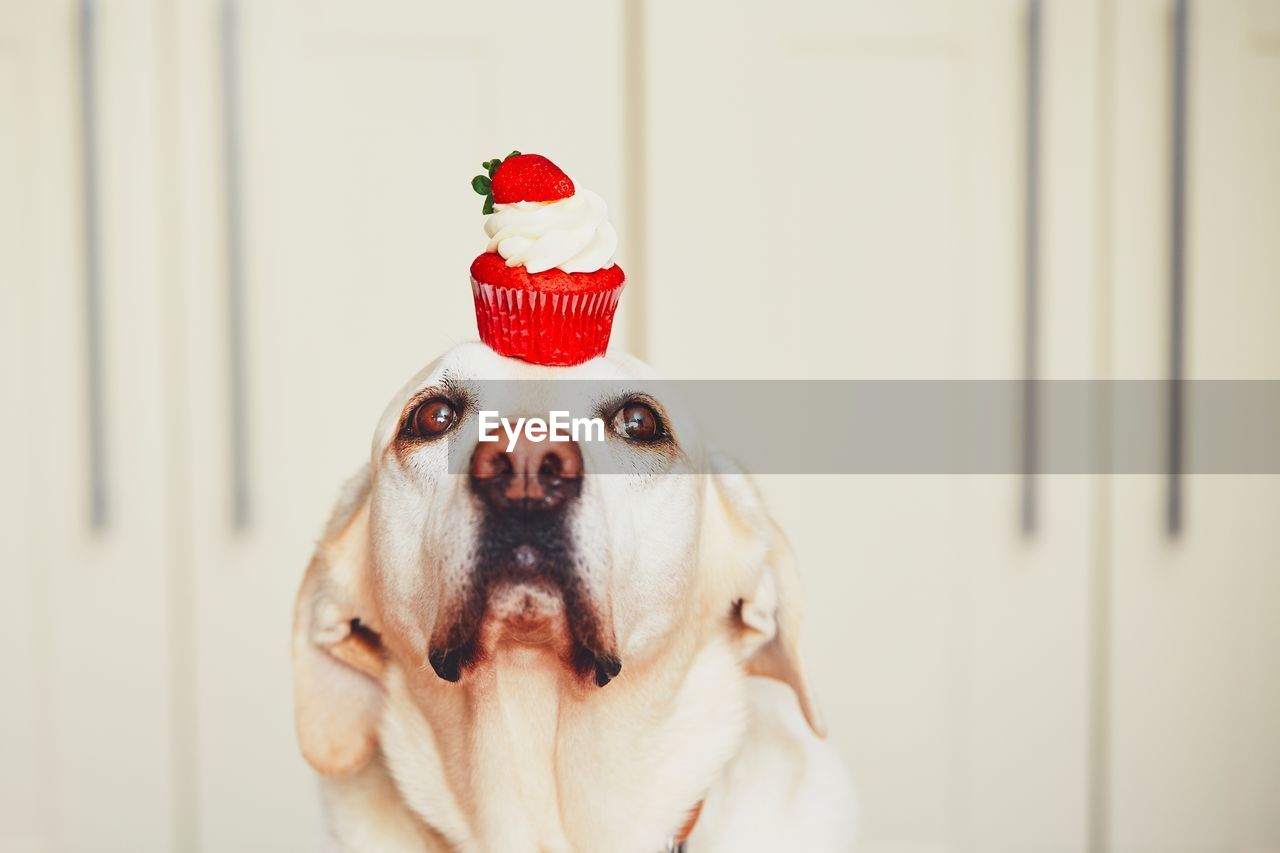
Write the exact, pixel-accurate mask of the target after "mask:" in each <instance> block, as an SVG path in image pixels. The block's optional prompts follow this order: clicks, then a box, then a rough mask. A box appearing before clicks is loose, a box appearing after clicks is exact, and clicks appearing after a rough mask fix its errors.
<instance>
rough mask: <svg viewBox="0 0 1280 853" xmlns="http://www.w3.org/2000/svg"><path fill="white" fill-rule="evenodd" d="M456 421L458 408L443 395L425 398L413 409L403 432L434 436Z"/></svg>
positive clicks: (422, 436) (446, 430)
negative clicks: (429, 398)
mask: <svg viewBox="0 0 1280 853" xmlns="http://www.w3.org/2000/svg"><path fill="white" fill-rule="evenodd" d="M457 422H458V410H457V409H455V408H454V405H453V402H452V401H450V400H446V399H445V398H444V397H436V398H434V399H431V400H427V401H426V402H425V403H423V404H422V405H420V406H418V408H416V409H414V411H413V414H412V415H411V416H410V417H409V422H408V423H407V424H406V425H405V432H406V433H407V434H408V435H411V436H415V437H417V438H434V437H436V436H437V435H443V434H444V433H446V432H448V431H449V429H450V428H451V427H452V426H453V425H454V424H455V423H457Z"/></svg>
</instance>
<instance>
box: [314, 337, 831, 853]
mask: <svg viewBox="0 0 1280 853" xmlns="http://www.w3.org/2000/svg"><path fill="white" fill-rule="evenodd" d="M446 376H447V377H450V378H452V379H453V380H455V381H466V380H468V379H476V378H511V379H515V378H559V377H566V378H593V379H608V380H626V381H628V382H633V383H637V390H641V389H640V388H639V387H638V386H639V385H640V384H642V383H643V382H644V381H645V380H647V379H650V378H652V373H651V371H649V369H648V368H647V367H645V366H644V365H642V364H641V363H640V362H638V361H636V360H635V359H633V358H631V357H628V356H610V357H607V358H601V359H596V360H594V361H592V362H588V363H587V364H586V365H581V366H580V367H577V368H570V369H564V368H560V369H548V368H540V367H536V366H533V365H528V364H525V363H523V362H518V361H514V360H510V359H503V358H500V357H498V356H496V355H495V354H493V353H492V352H490V351H489V350H487V349H486V348H484V347H481V346H478V345H464V346H462V347H459V348H456V349H455V350H453V351H452V352H450V353H448V354H447V355H446V356H444V357H443V358H442V359H440V360H439V361H437V362H436V363H434V364H433V365H431V366H429V367H428V368H426V369H425V370H424V371H422V372H421V373H420V374H419V375H418V376H417V377H415V379H414V380H413V381H412V382H411V383H409V384H408V385H407V386H406V387H405V388H404V389H403V390H402V391H401V393H400V394H398V395H397V397H396V398H395V399H394V400H392V402H391V404H390V405H389V406H388V407H387V410H386V412H385V413H384V415H383V417H382V419H381V421H380V423H379V426H378V429H377V432H376V434H375V439H374V444H373V453H372V463H371V465H370V467H369V469H368V470H367V471H366V472H363V473H362V475H361V476H360V477H358V478H357V479H356V481H355V482H354V484H353V485H351V486H348V487H347V488H346V489H345V490H344V493H343V497H342V499H341V500H340V502H339V509H338V510H337V512H336V513H335V516H334V519H333V520H332V521H331V522H330V525H329V528H328V530H327V531H326V537H325V540H324V541H323V542H322V543H321V546H320V548H319V549H318V551H317V556H316V558H315V560H313V563H312V566H311V568H310V570H309V571H308V574H307V578H306V580H305V581H304V584H303V588H302V591H301V592H300V594H299V602H298V609H297V614H296V618H295V640H294V650H295V669H296V672H297V676H296V685H297V688H296V690H297V703H298V729H299V737H300V739H301V743H302V746H303V752H304V754H306V756H307V757H308V759H309V760H310V761H311V762H312V763H313V764H314V765H315V766H316V767H317V769H318V770H320V771H321V772H322V773H324V774H326V776H325V778H324V781H323V789H324V796H325V803H326V811H327V815H328V820H329V826H330V830H331V833H332V836H333V839H334V845H335V849H337V850H343V851H388V853H400V851H404V852H405V853H408V851H453V850H456V851H486V852H487V851H500V853H539V852H540V851H548V853H553V852H554V853H559V851H563V853H571V851H593V853H594V851H618V853H655V851H658V850H660V849H662V845H663V844H664V843H665V841H666V840H667V839H668V838H669V837H670V836H671V834H672V833H673V832H674V831H675V830H676V829H678V828H679V827H680V826H681V824H682V823H683V822H684V820H685V816H686V814H687V813H688V811H689V810H690V809H691V808H693V807H694V806H695V805H696V804H697V803H699V802H703V803H704V806H703V810H702V814H701V817H700V819H699V821H698V823H697V825H696V828H695V830H694V832H693V835H692V836H691V838H690V840H689V849H690V851H692V853H709V851H725V853H729V851H733V853H742V851H754V850H760V851H777V850H804V851H841V850H849V849H851V848H852V845H853V797H852V792H851V788H850V785H849V782H848V779H847V777H846V776H845V773H844V771H843V769H842V768H841V766H840V763H839V761H838V760H837V759H836V757H835V755H834V753H833V752H832V750H831V749H830V748H829V747H828V746H827V745H826V744H825V742H824V741H822V740H821V739H820V738H819V736H818V735H816V734H815V730H817V731H820V730H821V722H820V720H819V718H818V715H817V712H816V708H814V707H813V702H812V698H811V697H810V696H809V694H808V691H807V688H806V687H805V686H804V680H803V674H802V672H801V670H800V667H799V661H798V658H797V654H796V647H795V641H796V636H795V632H796V628H797V626H798V621H797V610H796V604H797V602H796V601H795V600H794V598H795V595H794V586H795V582H794V577H793V576H792V570H791V567H790V555H789V551H787V549H786V545H785V542H784V541H782V539H781V536H780V534H778V532H777V531H776V528H774V527H773V524H772V521H771V520H770V519H769V517H768V514H767V512H765V511H764V509H763V505H762V504H761V503H760V501H759V498H758V495H756V493H755V491H754V488H752V487H751V486H750V483H749V481H747V480H746V478H745V475H742V474H741V473H740V472H735V471H732V470H728V469H725V468H723V467H717V465H716V464H715V462H714V460H713V457H712V456H711V455H710V454H708V452H707V451H706V449H705V448H704V447H703V445H702V440H701V438H700V437H699V435H698V433H697V429H696V425H694V424H692V423H690V422H688V421H687V419H686V418H685V417H684V415H683V414H682V413H681V411H680V409H679V407H678V405H677V404H675V403H674V402H671V401H659V402H660V403H662V404H663V406H664V407H665V409H666V411H665V415H666V417H667V418H668V419H669V421H670V423H671V426H672V428H673V432H674V433H675V435H676V438H677V443H678V448H679V452H678V453H677V454H675V455H674V456H673V457H672V458H671V459H669V460H667V462H666V463H664V464H666V465H668V467H669V469H671V470H677V469H678V470H686V471H688V472H689V473H687V474H685V475H681V476H653V475H652V473H651V471H650V470H649V468H651V466H652V465H653V464H654V463H653V456H652V454H650V455H649V456H647V457H645V456H643V455H640V454H635V448H633V447H629V446H628V445H627V443H626V442H625V440H622V439H617V438H615V439H614V440H613V441H612V442H606V443H605V445H603V446H601V445H598V444H597V445H586V444H584V445H583V447H582V452H583V457H584V465H585V468H586V470H587V472H588V476H587V478H586V480H585V482H584V486H583V490H582V494H581V496H580V497H579V498H578V499H577V501H576V504H575V506H574V508H573V514H572V516H571V518H572V524H571V527H570V531H571V536H572V540H573V545H574V552H575V554H576V555H577V563H576V564H575V567H574V570H575V572H577V573H578V576H579V577H580V578H581V579H582V581H583V586H584V589H585V590H586V593H585V597H586V598H587V599H589V601H588V602H587V603H584V605H583V606H590V607H592V608H593V610H594V612H598V613H600V614H603V617H602V618H605V619H606V620H607V622H608V625H607V627H608V630H609V632H610V636H611V637H612V638H614V639H615V640H616V649H617V652H618V656H619V657H620V658H621V660H622V661H623V670H622V673H621V675H620V676H619V677H618V678H616V679H615V680H614V681H613V682H612V683H610V684H608V685H607V686H605V687H603V688H599V687H595V686H594V685H584V683H583V681H582V679H581V677H580V676H578V675H576V674H575V673H573V672H572V671H571V670H569V669H568V668H566V667H565V666H564V665H563V663H562V656H561V655H560V654H559V652H560V650H558V649H557V648H556V646H555V642H554V641H548V643H546V644H541V643H535V644H532V645H526V644H523V643H521V642H511V641H505V640H502V639H501V638H500V639H499V640H496V641H494V644H493V647H492V648H491V649H490V652H491V653H490V654H489V656H488V658H487V659H486V660H485V661H484V663H483V664H481V665H479V666H477V667H476V668H475V669H474V670H472V671H468V672H467V673H466V674H465V676H464V677H463V679H462V680H461V681H459V682H457V683H448V682H445V681H443V680H441V679H440V678H438V677H437V676H436V674H435V673H434V671H433V670H432V669H431V667H430V666H429V665H428V664H427V654H428V651H429V647H430V644H431V643H432V642H433V639H432V638H433V631H437V630H438V629H439V626H438V625H437V624H436V621H437V619H438V618H439V617H440V614H441V613H444V612H446V611H447V610H448V607H449V605H450V602H451V601H453V600H455V597H456V596H457V595H458V594H459V590H460V589H462V588H463V587H464V586H465V583H466V580H467V576H468V572H469V571H470V570H471V569H472V565H473V560H474V554H475V547H476V542H475V540H476V530H477V526H478V522H479V512H480V510H479V508H478V505H477V501H476V500H475V499H474V498H473V497H472V496H471V495H470V494H469V483H468V478H467V477H466V476H461V475H457V474H450V473H448V472H447V471H446V470H445V462H446V460H445V452H446V443H445V442H443V441H438V442H434V443H431V442H428V443H425V444H423V445H421V446H415V448H414V449H413V450H412V452H406V451H404V450H403V449H401V450H400V451H399V452H397V451H396V444H395V442H396V436H397V429H398V424H399V423H400V421H401V418H402V416H403V414H404V411H405V407H406V405H407V404H408V403H409V401H411V400H412V399H414V397H415V395H417V394H418V393H419V391H420V389H423V388H428V387H431V386H432V384H433V383H437V382H439V381H440V380H441V379H442V377H446ZM486 387H488V386H486ZM574 387H576V385H575V383H538V384H537V385H531V386H529V388H528V389H524V388H523V387H521V388H514V389H513V390H512V394H513V395H519V394H524V393H532V394H534V395H535V397H537V398H536V399H507V400H492V399H487V400H484V401H483V408H486V409H497V410H500V411H502V412H503V414H504V415H506V414H508V413H509V414H511V415H512V416H518V415H523V414H542V415H545V414H546V412H547V411H549V410H551V409H553V408H554V409H567V410H571V411H573V412H574V414H575V415H577V414H582V413H586V412H585V410H586V409H587V408H589V405H588V403H589V401H585V400H575V399H572V398H571V395H572V393H573V390H572V389H573V388H574ZM562 394H563V395H568V396H566V397H561V396H560V395H562ZM552 396H555V397H556V398H557V399H547V397H552ZM606 453H607V454H611V456H610V461H611V462H612V463H613V464H614V465H615V466H620V467H621V468H622V469H623V470H624V471H626V470H631V469H630V468H628V466H634V471H633V473H629V474H628V473H623V474H614V475H609V476H601V477H596V478H592V477H591V476H590V472H591V471H592V468H593V463H594V464H596V465H598V464H600V462H601V459H602V457H601V456H600V454H606ZM629 454H631V455H629ZM633 455H634V458H633ZM646 466H649V468H647V467H646ZM521 600H523V599H521ZM531 600H532V599H531ZM539 606H541V605H539ZM548 606H549V605H548ZM351 620H358V621H359V625H361V626H363V627H364V628H368V629H370V631H372V632H373V634H372V635H370V636H374V637H375V638H376V639H375V640H374V641H372V642H370V641H368V640H367V638H366V639H362V638H361V637H360V636H357V633H358V632H356V631H354V630H353V629H352V628H351V627H350V624H349V623H350V622H351ZM748 672H759V673H762V674H766V675H771V676H773V678H772V679H764V678H756V677H750V676H749V675H748ZM774 679H781V680H774ZM783 681H785V682H787V683H783ZM797 697H799V699H800V701H797ZM802 710H803V713H802Z"/></svg>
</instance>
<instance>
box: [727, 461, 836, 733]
mask: <svg viewBox="0 0 1280 853" xmlns="http://www.w3.org/2000/svg"><path fill="white" fill-rule="evenodd" d="M711 483H712V485H713V488H712V489H710V490H708V491H709V494H708V500H709V501H711V505H710V506H709V507H708V514H709V516H710V518H711V522H710V523H711V524H713V525H717V526H719V527H720V528H721V529H720V530H719V531H716V532H714V533H713V535H711V536H710V537H704V542H705V541H707V540H708V539H709V540H710V541H712V542H715V543H717V544H716V545H715V546H714V547H715V548H716V549H717V553H715V554H713V555H710V557H711V559H712V560H713V561H714V563H715V564H716V565H717V568H718V570H719V571H721V572H725V573H727V574H728V577H727V578H726V579H725V580H726V581H727V582H728V583H729V584H730V585H731V586H730V588H731V589H733V590H734V593H733V597H732V602H733V618H734V622H735V630H736V631H737V636H738V639H739V642H740V647H741V650H742V654H743V657H744V659H745V661H746V669H747V672H749V673H751V674H752V675H763V676H767V677H769V678H776V679H778V680H779V681H782V682H785V683H786V684H788V685H790V687H791V689H792V690H794V691H795V694H796V698H797V700H799V702H800V709H801V711H803V712H804V718H805V720H807V721H808V723H809V728H811V729H813V731H814V733H815V734H817V735H818V736H819V737H825V736H826V725H825V723H824V722H823V720H822V716H821V714H820V713H819V711H818V705H817V702H816V701H815V699H814V696H813V693H812V691H811V690H810V689H809V685H808V682H807V680H806V679H805V675H804V670H803V668H802V666H801V662H800V654H799V648H798V643H799V632H800V581H799V575H798V573H797V572H796V567H795V560H794V558H793V555H792V553H791V546H790V545H789V544H788V543H787V540H786V537H785V536H784V535H783V533H782V530H781V529H780V528H779V527H778V525H777V523H776V522H774V520H773V517H772V516H770V515H769V512H768V509H767V508H766V507H765V505H764V500H763V499H762V498H761V496H760V493H759V491H758V490H757V489H756V486H755V484H754V483H753V482H752V481H751V478H750V477H749V476H748V475H747V474H746V472H744V471H743V470H742V469H741V468H739V467H738V465H737V464H736V463H735V462H733V461H732V460H730V459H728V458H727V457H725V456H722V455H719V454H713V455H712V457H711ZM722 588H723V587H722Z"/></svg>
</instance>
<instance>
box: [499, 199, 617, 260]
mask: <svg viewBox="0 0 1280 853" xmlns="http://www.w3.org/2000/svg"><path fill="white" fill-rule="evenodd" d="M484 233H486V234H488V235H489V246H488V248H487V249H486V250H485V251H488V252H495V251H496V252H497V253H498V254H499V255H501V256H502V257H503V259H504V260H506V262H507V266H509V267H515V266H521V265H523V266H524V268H525V269H526V270H527V271H528V272H530V273H539V272H545V271H546V270H549V269H560V270H563V271H565V272H595V271H596V270H602V269H608V268H609V267H611V266H613V253H614V251H615V250H616V249H617V248H618V232H617V231H615V230H614V228H613V226H612V225H611V224H609V208H608V207H607V206H606V205H605V203H604V199H602V198H600V196H598V195H596V194H595V193H593V192H591V191H590V190H578V191H577V192H576V193H574V194H573V195H571V196H569V197H568V198H562V199H559V200H557V201H518V202H515V203H513V204H495V205H494V206H493V213H491V214H489V216H488V217H487V218H486V219H485V221H484Z"/></svg>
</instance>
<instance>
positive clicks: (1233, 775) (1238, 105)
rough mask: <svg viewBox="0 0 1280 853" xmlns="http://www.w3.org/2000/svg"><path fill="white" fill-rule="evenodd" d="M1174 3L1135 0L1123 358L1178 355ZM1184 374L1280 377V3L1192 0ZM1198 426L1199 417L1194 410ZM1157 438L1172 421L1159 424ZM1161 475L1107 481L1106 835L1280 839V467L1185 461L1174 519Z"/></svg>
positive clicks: (1121, 251) (1125, 161)
mask: <svg viewBox="0 0 1280 853" xmlns="http://www.w3.org/2000/svg"><path fill="white" fill-rule="evenodd" d="M1171 11H1172V7H1171V5H1170V4H1168V3H1157V2H1121V3H1117V4H1116V8H1115V10H1114V15H1113V17H1112V24H1111V33H1110V38H1111V39H1112V40H1113V48H1112V53H1113V55H1114V56H1115V87H1114V92H1113V94H1112V96H1111V98H1112V103H1111V105H1110V110H1109V115H1110V118H1109V119H1108V124H1109V133H1108V135H1107V145H1108V151H1109V155H1108V156H1109V157H1110V158H1112V161H1113V164H1114V165H1113V167H1112V168H1111V173H1112V175H1113V176H1114V190H1113V199H1114V205H1113V208H1112V211H1113V212H1112V214H1111V221H1110V223H1109V230H1110V233H1111V235H1112V236H1111V239H1110V243H1111V245H1112V246H1113V247H1114V248H1113V251H1112V254H1111V258H1110V263H1109V265H1108V266H1107V268H1106V270H1107V274H1108V276H1109V279H1110V286H1109V292H1110V297H1109V309H1108V316H1109V317H1110V322H1109V328H1108V334H1109V337H1110V341H1111V345H1110V348H1111V353H1112V366H1111V369H1112V371H1113V375H1115V376H1117V377H1120V378H1134V377H1142V378H1147V377H1165V376H1168V375H1169V373H1168V371H1169V362H1168V359H1169V352H1170V345H1171V340H1170V334H1171V330H1170V326H1169V318H1170V314H1171V305H1170V298H1171V297H1170V293H1171V290H1170V275H1171V254H1170V217H1169V201H1170V196H1171V193H1172V184H1171V173H1172V164H1171V159H1170V158H1171V156H1172V150H1173V134H1174V133H1175V132H1176V131H1175V129H1174V119H1173V116H1172V114H1171V103H1172V101H1171V98H1170V97H1168V96H1167V95H1166V96H1162V97H1158V98H1153V97H1151V92H1153V91H1155V92H1161V93H1164V92H1167V91H1168V87H1169V81H1170V80H1171V71H1173V70H1174V69H1176V66H1177V64H1178V55H1177V53H1176V51H1175V50H1174V38H1173V37H1174V33H1175V24H1176V19H1175V18H1174V17H1173V15H1172V14H1171ZM1185 32H1186V36H1187V38H1186V44H1187V52H1186V80H1187V102H1186V103H1187V113H1186V121H1185V139H1186V155H1187V156H1186V167H1185V181H1186V183H1185V187H1186V220H1185V221H1186V226H1185V227H1186V240H1185V248H1184V251H1185V270H1186V272H1185V286H1186V318H1187V320H1186V327H1185V331H1184V334H1185V359H1186V360H1185V373H1186V376H1187V377H1188V378H1190V379H1224V378H1241V379H1270V380H1274V379H1277V378H1280V340H1278V339H1277V335H1276V325H1277V321H1280V248H1278V247H1277V243H1276V240H1275V235H1276V234H1277V233H1280V159H1278V158H1277V156H1276V152H1277V151H1280V4H1276V3H1250V2H1234V1H1233V0H1229V2H1215V3H1193V4H1191V5H1190V7H1189V14H1188V17H1187V19H1186V30H1185ZM1191 428H1192V429H1194V426H1192V427H1191ZM1152 440H1154V441H1156V442H1159V443H1160V444H1161V445H1162V446H1163V443H1164V442H1165V441H1167V436H1166V435H1157V436H1153V437H1152ZM1167 489H1168V482H1167V480H1166V479H1165V478H1163V477H1154V476H1148V477H1116V478H1113V480H1112V481H1111V484H1110V491H1109V494H1108V495H1107V500H1108V501H1109V504H1108V506H1109V513H1108V518H1109V528H1108V536H1107V547H1106V549H1105V551H1104V558H1105V559H1107V560H1108V561H1109V573H1110V578H1111V581H1110V588H1109V595H1108V603H1109V619H1108V621H1109V623H1110V626H1111V629H1110V640H1109V647H1110V650H1111V655H1110V662H1111V663H1110V671H1109V673H1108V679H1107V697H1108V700H1107V703H1106V708H1107V719H1108V721H1109V723H1108V725H1109V728H1110V731H1109V735H1108V740H1109V742H1110V743H1111V754H1110V762H1109V766H1108V775H1107V776H1106V777H1105V780H1104V781H1105V782H1106V783H1107V784H1108V785H1109V788H1108V790H1107V792H1106V794H1105V797H1104V800H1103V802H1105V803H1106V814H1107V819H1106V823H1105V825H1106V828H1107V837H1108V842H1109V844H1110V849H1112V850H1117V851H1134V853H1146V851H1157V850H1158V851H1166V852H1168V851H1186V853H1190V851H1207V850H1215V851H1245V850H1267V849H1274V848H1275V847H1277V846H1278V845H1280V727H1277V725H1276V720H1277V719H1280V666H1278V665H1277V664H1278V663H1280V627H1278V626H1280V619H1277V616H1280V572H1278V571H1277V569H1280V544H1278V542H1280V537H1278V536H1277V532H1276V524H1275V521H1276V518H1277V517H1280V478H1277V477H1274V476H1260V475H1244V476H1235V475H1233V476H1226V475H1205V474H1197V475H1192V476H1187V477H1185V478H1184V483H1183V496H1184V497H1183V505H1184V517H1183V523H1182V529H1181V531H1180V532H1176V533H1171V532H1170V531H1169V529H1168V523H1167V519H1166V516H1165V512H1166V502H1167Z"/></svg>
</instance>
